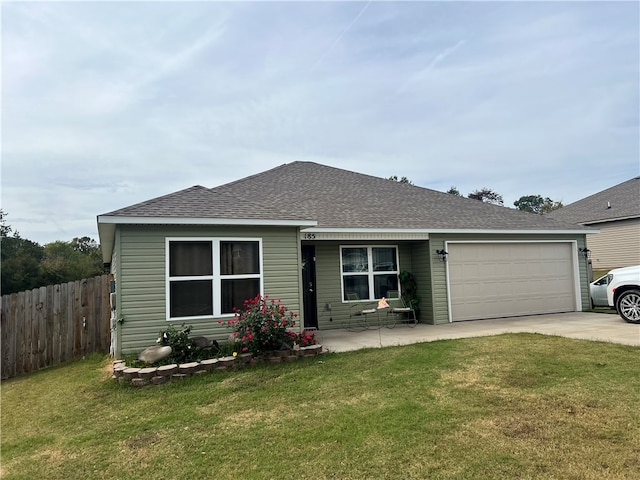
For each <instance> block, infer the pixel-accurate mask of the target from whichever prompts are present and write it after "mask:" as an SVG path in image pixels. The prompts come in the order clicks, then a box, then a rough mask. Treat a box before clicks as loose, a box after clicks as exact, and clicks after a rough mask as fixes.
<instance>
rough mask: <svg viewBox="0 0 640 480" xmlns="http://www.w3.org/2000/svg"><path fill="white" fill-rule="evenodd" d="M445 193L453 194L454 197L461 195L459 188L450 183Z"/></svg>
mask: <svg viewBox="0 0 640 480" xmlns="http://www.w3.org/2000/svg"><path fill="white" fill-rule="evenodd" d="M447 193H450V194H451V195H455V196H456V197H461V196H462V194H461V193H460V190H458V187H456V186H454V185H451V188H450V189H449V190H447Z"/></svg>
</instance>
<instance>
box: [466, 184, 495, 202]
mask: <svg viewBox="0 0 640 480" xmlns="http://www.w3.org/2000/svg"><path fill="white" fill-rule="evenodd" d="M467 197H468V198H472V199H474V200H480V201H481V202H484V203H491V204H493V205H504V200H503V199H502V195H500V194H499V193H496V192H494V191H493V190H491V189H490V188H487V187H484V188H482V189H480V190H476V191H474V192H471V193H470V194H469V195H467Z"/></svg>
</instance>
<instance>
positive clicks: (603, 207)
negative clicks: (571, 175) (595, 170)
mask: <svg viewBox="0 0 640 480" xmlns="http://www.w3.org/2000/svg"><path fill="white" fill-rule="evenodd" d="M546 216H547V217H549V218H553V219H555V220H559V221H562V222H568V223H579V224H583V225H585V224H590V223H599V222H610V221H615V220H620V219H626V218H638V217H640V177H635V178H632V179H631V180H627V181H626V182H622V183H620V184H618V185H616V186H614V187H611V188H607V189H606V190H603V191H601V192H598V193H595V194H593V195H591V196H589V197H586V198H583V199H582V200H578V201H577V202H574V203H572V204H570V205H567V206H565V207H563V208H561V209H559V210H555V211H553V212H550V213H548V214H547V215H546Z"/></svg>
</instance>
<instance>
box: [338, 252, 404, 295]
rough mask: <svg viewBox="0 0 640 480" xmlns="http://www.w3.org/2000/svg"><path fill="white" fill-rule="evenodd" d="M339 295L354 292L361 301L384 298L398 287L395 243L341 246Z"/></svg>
mask: <svg viewBox="0 0 640 480" xmlns="http://www.w3.org/2000/svg"><path fill="white" fill-rule="evenodd" d="M340 271H341V275H342V298H343V299H344V300H347V299H348V295H347V294H349V293H355V294H357V295H358V298H360V299H361V300H377V299H380V298H382V297H387V296H388V294H387V292H388V291H389V290H398V248H397V247H395V246H379V247H377V246H376V247H374V246H362V247H361V246H343V247H340Z"/></svg>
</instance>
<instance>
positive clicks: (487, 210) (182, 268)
mask: <svg viewBox="0 0 640 480" xmlns="http://www.w3.org/2000/svg"><path fill="white" fill-rule="evenodd" d="M98 231H99V235H100V245H101V247H102V251H103V257H104V262H105V263H107V264H110V266H111V272H112V273H113V274H114V276H115V298H116V302H115V317H114V318H116V319H118V320H120V321H119V322H117V323H115V326H116V330H115V335H114V348H115V353H116V355H121V354H127V353H134V352H138V351H140V350H142V349H143V348H144V347H146V346H149V345H151V344H153V343H154V342H155V339H156V338H157V335H158V332H159V331H160V330H162V329H164V328H166V326H167V322H175V323H177V324H181V323H185V324H188V325H192V326H193V333H194V334H195V335H205V336H208V337H210V338H217V339H224V338H226V337H227V335H228V332H227V331H226V330H225V328H224V326H223V325H220V324H219V323H218V320H219V319H225V318H232V316H233V313H232V312H233V307H234V306H241V305H242V302H243V300H244V299H246V298H251V297H254V296H255V295H257V294H263V295H269V296H270V297H271V298H278V299H281V300H282V302H283V303H284V304H285V305H286V306H287V307H289V308H290V309H291V310H293V311H295V312H299V313H300V314H301V315H300V316H301V319H302V321H301V326H307V327H318V328H320V329H329V328H344V327H345V326H346V325H347V322H348V317H349V307H350V305H352V303H350V302H349V301H348V300H347V293H351V292H357V293H358V295H359V297H360V298H361V299H362V300H363V301H368V302H371V301H374V300H377V299H379V298H381V297H383V296H385V295H386V293H387V291H388V290H395V289H398V288H400V287H401V286H400V285H399V282H398V274H399V273H400V272H402V271H410V272H412V273H413V275H414V277H415V278H416V280H417V284H418V289H419V293H420V296H421V303H420V321H421V322H423V323H431V324H441V323H448V322H452V321H461V320H473V319H483V318H496V317H512V316H513V317H515V316H522V315H529V314H542V313H554V312H572V311H581V310H582V309H583V308H588V305H589V292H588V282H587V271H586V261H585V258H584V257H583V256H582V254H580V252H579V249H583V248H584V247H585V245H586V234H587V233H593V231H592V230H590V229H588V228H585V227H583V226H576V225H571V224H567V223H562V222H559V221H556V220H553V219H551V218H547V217H545V216H542V215H535V214H530V213H525V212H521V211H518V210H514V209H509V208H504V207H499V206H495V205H489V204H486V203H482V202H480V201H477V200H470V199H466V198H463V197H458V196H455V195H451V194H447V193H442V192H437V191H434V190H429V189H426V188H421V187H417V186H413V185H410V184H405V183H399V182H395V181H392V180H387V179H383V178H377V177H372V176H368V175H362V174H358V173H354V172H350V171H346V170H341V169H338V168H333V167H328V166H324V165H319V164H316V163H310V162H294V163H290V164H285V165H282V166H280V167H277V168H274V169H272V170H268V171H266V172H263V173H260V174H257V175H253V176H250V177H247V178H243V179H241V180H238V181H235V182H232V183H228V184H226V185H222V186H220V187H216V188H212V189H209V188H205V187H201V186H195V187H191V188H188V189H186V190H182V191H179V192H175V193H172V194H169V195H166V196H163V197H159V198H155V199H152V200H149V201H146V202H142V203H139V204H136V205H132V206H129V207H126V208H123V209H121V210H116V211H114V212H110V213H106V214H103V215H99V216H98ZM438 251H440V254H438ZM443 251H446V252H447V254H446V255H444V254H443V253H442V252H443Z"/></svg>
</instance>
